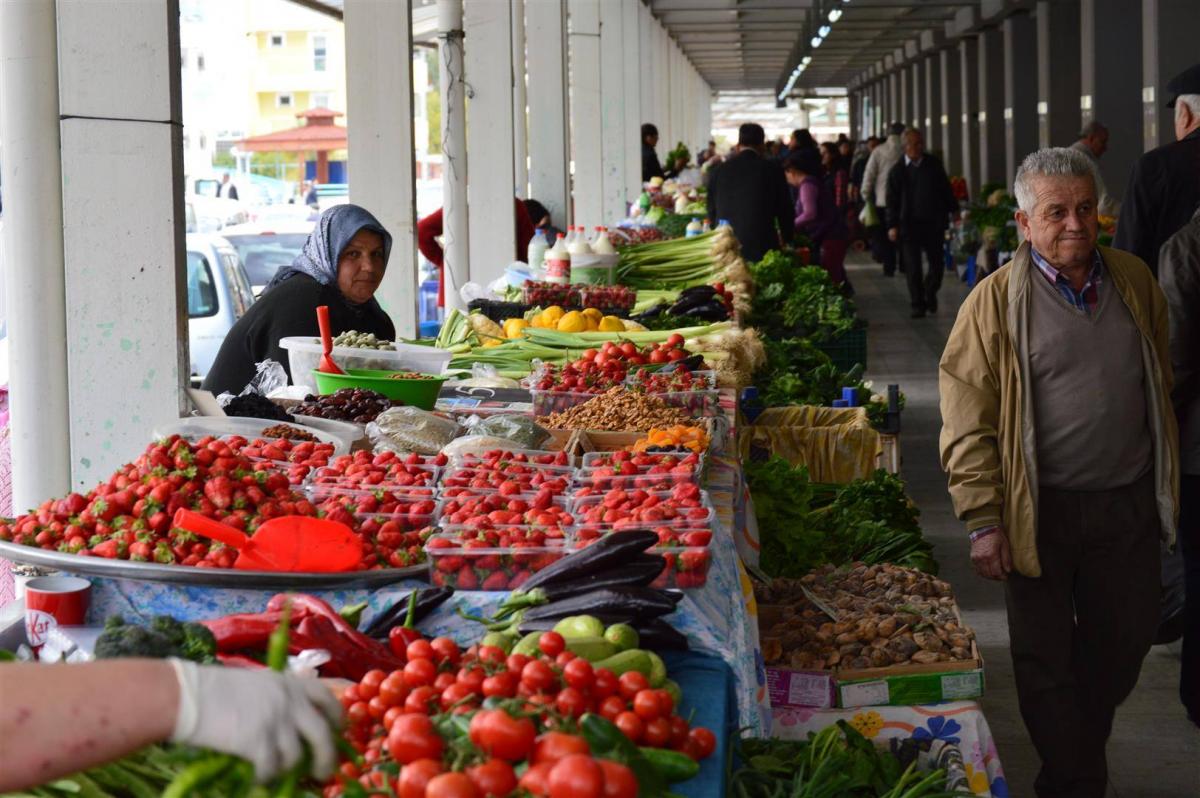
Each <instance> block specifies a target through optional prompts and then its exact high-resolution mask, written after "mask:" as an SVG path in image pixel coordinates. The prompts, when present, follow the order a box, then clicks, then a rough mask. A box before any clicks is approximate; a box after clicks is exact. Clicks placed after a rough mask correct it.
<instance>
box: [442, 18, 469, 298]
mask: <svg viewBox="0 0 1200 798" xmlns="http://www.w3.org/2000/svg"><path fill="white" fill-rule="evenodd" d="M438 57H439V58H440V59H441V69H440V70H439V73H440V75H439V77H440V80H441V90H442V252H443V257H444V263H445V269H444V272H443V274H444V279H445V281H446V285H445V290H444V291H443V293H444V295H445V300H446V306H447V307H451V308H458V309H460V310H465V309H466V303H464V302H463V300H462V297H460V296H459V293H458V290H459V288H461V287H462V286H463V285H465V284H466V283H467V281H468V280H470V279H471V268H470V251H469V248H468V246H467V126H466V121H467V114H466V84H465V83H464V82H463V0H438Z"/></svg>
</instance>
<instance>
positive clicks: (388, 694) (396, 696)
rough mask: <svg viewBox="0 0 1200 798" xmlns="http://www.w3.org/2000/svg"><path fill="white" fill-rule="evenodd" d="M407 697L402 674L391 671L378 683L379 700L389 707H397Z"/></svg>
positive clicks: (406, 688)
mask: <svg viewBox="0 0 1200 798" xmlns="http://www.w3.org/2000/svg"><path fill="white" fill-rule="evenodd" d="M407 697H408V687H407V685H405V684H404V672H403V671H392V672H391V673H389V674H388V675H387V678H385V679H384V680H383V681H382V682H380V683H379V699H380V700H381V701H383V703H384V704H386V705H387V706H389V707H398V706H401V705H402V704H403V703H404V699H405V698H407Z"/></svg>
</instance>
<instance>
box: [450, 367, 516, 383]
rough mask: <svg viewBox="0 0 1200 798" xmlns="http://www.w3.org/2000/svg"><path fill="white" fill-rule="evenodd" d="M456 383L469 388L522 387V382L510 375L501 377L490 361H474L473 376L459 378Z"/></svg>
mask: <svg viewBox="0 0 1200 798" xmlns="http://www.w3.org/2000/svg"><path fill="white" fill-rule="evenodd" d="M455 385H456V386H457V385H461V386H464V387H467V388H520V387H521V383H519V382H517V381H516V380H514V379H510V378H508V377H501V376H500V375H499V374H498V373H497V372H496V367H495V366H493V365H492V364H490V363H474V364H472V365H471V376H470V377H468V378H467V379H465V380H459V381H458V382H456V383H455Z"/></svg>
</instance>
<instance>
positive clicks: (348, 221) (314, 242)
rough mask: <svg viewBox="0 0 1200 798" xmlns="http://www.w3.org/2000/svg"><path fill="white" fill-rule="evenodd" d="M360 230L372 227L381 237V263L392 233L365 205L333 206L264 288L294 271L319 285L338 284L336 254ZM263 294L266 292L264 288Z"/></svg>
mask: <svg viewBox="0 0 1200 798" xmlns="http://www.w3.org/2000/svg"><path fill="white" fill-rule="evenodd" d="M360 230H371V231H372V232H375V233H379V235H380V236H381V237H382V238H383V265H384V266H385V267H386V266H387V262H388V256H389V255H390V254H391V252H392V235H391V233H389V232H388V231H387V230H385V229H383V225H381V224H380V223H379V220H378V219H376V218H375V217H374V216H372V215H371V212H370V211H368V210H367V209H366V208H363V207H360V206H358V205H334V206H333V207H332V208H329V209H328V210H326V211H325V212H324V213H322V214H321V218H320V219H318V220H317V224H316V226H315V227H313V231H312V232H311V233H309V234H308V240H307V241H305V242H304V248H303V249H302V250H300V254H299V255H297V256H296V259H295V260H294V261H292V265H291V266H288V267H286V268H283V269H280V270H279V271H278V272H276V273H275V276H274V277H272V278H271V282H269V283H267V288H266V291H270V290H271V289H272V288H274V287H275V286H277V285H279V284H280V283H282V282H283V281H284V280H288V279H290V278H292V277H294V276H296V275H297V274H307V275H308V276H309V277H311V278H313V279H314V280H316V281H317V282H318V283H320V284H321V285H330V284H335V283H337V274H338V257H340V256H341V254H342V250H343V249H345V248H346V245H347V244H349V243H350V241H351V239H353V238H354V236H356V235H358V232H359V231H360ZM264 293H266V292H265V291H264Z"/></svg>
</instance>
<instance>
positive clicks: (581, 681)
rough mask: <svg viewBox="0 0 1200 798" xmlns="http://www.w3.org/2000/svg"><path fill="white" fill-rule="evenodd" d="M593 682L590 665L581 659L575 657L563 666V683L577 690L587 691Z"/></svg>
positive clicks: (593, 674) (593, 676) (593, 677)
mask: <svg viewBox="0 0 1200 798" xmlns="http://www.w3.org/2000/svg"><path fill="white" fill-rule="evenodd" d="M594 680H595V673H594V672H593V671H592V663H590V662H588V661H587V660H586V659H584V658H583V657H576V658H575V659H573V660H571V661H570V662H568V663H567V664H566V665H564V666H563V681H565V682H566V683H567V684H568V685H570V686H571V687H574V688H576V689H577V690H587V689H588V688H590V687H591V686H592V682H593V681H594Z"/></svg>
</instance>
